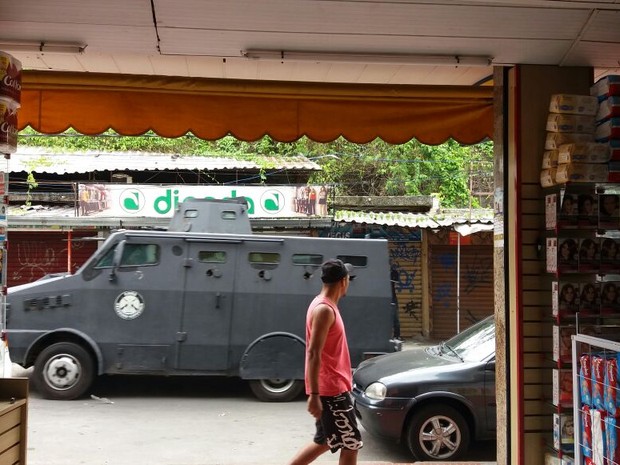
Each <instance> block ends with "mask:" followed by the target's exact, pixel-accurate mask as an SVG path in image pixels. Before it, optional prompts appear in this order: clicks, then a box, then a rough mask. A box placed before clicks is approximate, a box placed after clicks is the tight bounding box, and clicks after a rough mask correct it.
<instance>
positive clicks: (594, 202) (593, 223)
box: [577, 165, 598, 229]
mask: <svg viewBox="0 0 620 465" xmlns="http://www.w3.org/2000/svg"><path fill="white" fill-rule="evenodd" d="M595 166H596V165H595ZM577 225H578V227H579V229H596V228H597V227H598V196H597V195H596V193H595V192H593V191H592V192H585V193H581V194H578V195H577Z"/></svg>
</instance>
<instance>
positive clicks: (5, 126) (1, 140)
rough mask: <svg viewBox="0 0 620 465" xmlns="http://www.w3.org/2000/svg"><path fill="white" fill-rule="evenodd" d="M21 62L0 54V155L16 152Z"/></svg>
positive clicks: (5, 54)
mask: <svg viewBox="0 0 620 465" xmlns="http://www.w3.org/2000/svg"><path fill="white" fill-rule="evenodd" d="M21 81H22V66H21V62H20V61H19V60H17V59H15V58H14V57H13V56H11V55H9V54H7V53H4V52H0V153H5V154H9V153H13V152H15V150H17V110H18V109H19V107H20V102H21V88H22V85H21Z"/></svg>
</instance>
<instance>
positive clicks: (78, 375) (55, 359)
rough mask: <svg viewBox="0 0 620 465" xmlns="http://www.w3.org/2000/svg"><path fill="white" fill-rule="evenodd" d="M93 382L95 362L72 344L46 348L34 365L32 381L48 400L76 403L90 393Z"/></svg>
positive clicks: (58, 344) (53, 345)
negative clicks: (72, 400)
mask: <svg viewBox="0 0 620 465" xmlns="http://www.w3.org/2000/svg"><path fill="white" fill-rule="evenodd" d="M94 378H95V371H94V362H93V358H92V357H91V355H90V354H89V353H88V352H87V351H86V350H85V349H84V348H83V347H81V346H79V345H77V344H73V343H71V342H59V343H56V344H52V345H51V346H49V347H46V348H45V349H43V350H42V351H41V353H40V354H39V355H38V357H37V359H36V361H35V363H34V378H33V381H34V384H35V386H36V387H37V389H38V390H39V392H40V393H41V395H42V396H43V397H45V398H46V399H55V400H71V399H76V398H78V397H80V396H82V395H83V394H84V393H85V392H86V391H87V390H88V388H89V387H90V385H91V384H92V382H93V380H94Z"/></svg>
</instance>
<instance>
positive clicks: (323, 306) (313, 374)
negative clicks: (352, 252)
mask: <svg viewBox="0 0 620 465" xmlns="http://www.w3.org/2000/svg"><path fill="white" fill-rule="evenodd" d="M353 278H354V275H353V266H352V265H351V264H349V263H346V264H345V263H343V262H342V261H341V260H334V259H332V260H327V261H326V262H325V263H323V264H322V265H321V281H323V287H322V289H321V292H320V293H319V295H317V296H316V297H315V298H314V300H313V301H312V303H310V306H309V307H308V313H307V315H306V376H305V377H306V394H307V395H308V403H307V405H308V412H309V413H310V414H311V415H312V416H313V417H314V418H316V433H315V435H314V441H313V442H311V443H309V444H308V445H306V446H305V447H303V448H302V449H301V450H300V451H299V452H298V453H297V455H296V456H295V457H294V458H293V460H292V461H291V465H306V464H309V463H310V462H312V461H314V460H315V459H316V458H317V457H319V456H320V455H321V454H323V453H325V452H327V451H328V450H331V452H332V453H335V452H336V451H338V450H340V460H339V465H355V464H356V463H357V452H358V450H359V449H361V447H362V445H363V443H362V436H361V434H360V431H359V429H358V428H357V420H356V418H355V413H354V411H353V403H352V401H351V396H350V392H351V389H352V375H351V358H350V355H349V347H348V345H347V338H346V334H345V329H344V323H343V321H342V317H341V316H340V311H339V309H338V301H339V300H340V298H342V297H344V296H345V295H346V293H347V289H348V288H349V281H350V280H351V279H353Z"/></svg>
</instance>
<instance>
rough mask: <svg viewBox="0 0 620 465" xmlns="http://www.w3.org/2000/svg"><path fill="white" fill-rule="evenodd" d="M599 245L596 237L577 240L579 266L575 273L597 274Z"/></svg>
mask: <svg viewBox="0 0 620 465" xmlns="http://www.w3.org/2000/svg"><path fill="white" fill-rule="evenodd" d="M599 249H600V243H599V239H598V238H597V237H593V238H590V237H587V238H582V239H579V264H578V266H577V271H579V272H580V273H598V271H599V269H600V265H601V253H600V250H599Z"/></svg>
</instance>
